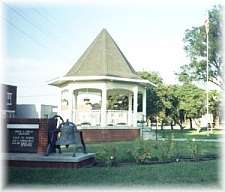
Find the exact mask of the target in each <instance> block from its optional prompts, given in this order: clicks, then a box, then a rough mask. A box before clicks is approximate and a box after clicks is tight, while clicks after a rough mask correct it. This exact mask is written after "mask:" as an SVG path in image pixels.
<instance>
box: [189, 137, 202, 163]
mask: <svg viewBox="0 0 225 192" xmlns="http://www.w3.org/2000/svg"><path fill="white" fill-rule="evenodd" d="M189 144H190V145H189V146H190V150H191V157H192V158H193V159H194V160H195V161H198V160H199V157H200V154H201V150H200V147H199V144H198V143H197V142H196V141H195V140H194V139H192V140H191V141H189Z"/></svg>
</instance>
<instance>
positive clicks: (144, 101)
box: [142, 88, 146, 121]
mask: <svg viewBox="0 0 225 192" xmlns="http://www.w3.org/2000/svg"><path fill="white" fill-rule="evenodd" d="M142 114H143V115H144V121H146V88H145V89H144V91H143V92H142Z"/></svg>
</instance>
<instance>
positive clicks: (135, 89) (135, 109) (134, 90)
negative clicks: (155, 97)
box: [133, 86, 138, 127]
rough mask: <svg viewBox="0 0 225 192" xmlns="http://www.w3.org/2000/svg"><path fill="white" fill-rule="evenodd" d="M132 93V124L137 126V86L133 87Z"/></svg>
mask: <svg viewBox="0 0 225 192" xmlns="http://www.w3.org/2000/svg"><path fill="white" fill-rule="evenodd" d="M133 93H134V109H133V111H134V112H133V126H134V127H137V108H138V87H137V86H135V87H134V88H133Z"/></svg>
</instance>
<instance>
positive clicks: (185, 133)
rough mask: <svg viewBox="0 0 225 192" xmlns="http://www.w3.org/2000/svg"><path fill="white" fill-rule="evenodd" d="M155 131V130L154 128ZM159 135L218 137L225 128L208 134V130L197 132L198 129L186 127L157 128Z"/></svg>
mask: <svg viewBox="0 0 225 192" xmlns="http://www.w3.org/2000/svg"><path fill="white" fill-rule="evenodd" d="M153 131H155V130H153ZM157 132H158V135H159V136H161V137H165V138H170V137H171V136H172V135H173V137H174V138H187V139H192V138H195V139H218V138H221V137H222V136H223V134H224V131H223V130H213V131H212V133H210V134H208V132H207V131H206V130H202V131H201V132H199V133H198V132H197V131H196V130H190V129H184V130H182V131H181V130H177V129H175V130H168V129H166V130H157Z"/></svg>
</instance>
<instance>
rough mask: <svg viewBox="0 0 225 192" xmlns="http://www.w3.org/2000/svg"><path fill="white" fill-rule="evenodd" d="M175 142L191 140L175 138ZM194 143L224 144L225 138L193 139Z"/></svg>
mask: <svg viewBox="0 0 225 192" xmlns="http://www.w3.org/2000/svg"><path fill="white" fill-rule="evenodd" d="M158 140H161V141H163V140H168V139H166V138H159V139H158ZM172 140H173V141H188V140H189V139H187V138H174V139H172ZM192 141H203V142H224V139H223V138H220V139H192Z"/></svg>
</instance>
